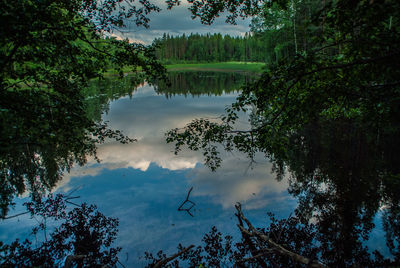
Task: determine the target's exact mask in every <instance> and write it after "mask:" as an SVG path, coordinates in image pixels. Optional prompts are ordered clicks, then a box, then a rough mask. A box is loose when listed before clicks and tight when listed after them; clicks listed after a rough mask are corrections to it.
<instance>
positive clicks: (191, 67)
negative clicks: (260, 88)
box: [165, 61, 265, 73]
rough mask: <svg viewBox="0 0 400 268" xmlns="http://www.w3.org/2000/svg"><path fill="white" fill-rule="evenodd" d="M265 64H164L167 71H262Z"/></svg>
mask: <svg viewBox="0 0 400 268" xmlns="http://www.w3.org/2000/svg"><path fill="white" fill-rule="evenodd" d="M264 66H265V64H264V63H261V62H236V61H235V62H216V63H187V64H171V65H166V66H165V67H166V68H167V70H168V71H183V70H187V71H241V72H256V73H259V72H261V71H262V68H263V67H264Z"/></svg>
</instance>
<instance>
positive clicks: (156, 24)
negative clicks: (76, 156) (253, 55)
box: [114, 1, 250, 44]
mask: <svg viewBox="0 0 400 268" xmlns="http://www.w3.org/2000/svg"><path fill="white" fill-rule="evenodd" d="M156 2H160V1H156ZM160 7H162V11H161V12H159V13H154V14H151V15H150V16H149V17H150V20H151V21H150V28H149V29H145V28H144V27H137V26H136V25H135V24H134V23H133V22H129V21H127V22H126V24H127V27H126V28H125V29H123V30H122V31H120V32H118V31H116V32H114V34H115V35H117V36H120V37H122V38H129V39H131V40H133V41H142V42H144V43H146V44H150V43H151V42H152V41H153V40H154V39H155V38H158V37H161V36H162V35H163V34H164V33H168V34H170V35H182V34H184V33H185V34H190V33H200V34H206V33H221V34H223V35H225V34H229V35H231V36H240V35H244V33H245V32H247V31H248V30H249V24H250V19H247V20H238V21H237V25H230V24H227V23H225V17H224V16H221V17H220V18H218V19H217V20H216V21H215V22H214V23H213V24H212V25H202V24H201V23H200V20H199V19H194V20H193V19H192V18H191V13H190V11H189V10H188V9H187V8H188V5H187V4H185V3H183V4H182V5H181V6H178V7H175V8H173V9H172V10H167V9H166V8H165V5H163V4H160Z"/></svg>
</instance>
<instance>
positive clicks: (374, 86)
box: [0, 0, 400, 267]
mask: <svg viewBox="0 0 400 268" xmlns="http://www.w3.org/2000/svg"><path fill="white" fill-rule="evenodd" d="M133 2H135V1H133V0H126V1H122V0H109V1H95V0H82V1H79V0H74V1H69V0H20V1H15V2H14V1H6V0H0V19H1V21H2V23H1V24H0V60H1V67H0V85H1V89H0V123H1V128H0V187H1V188H0V214H1V218H2V221H7V220H9V219H12V218H13V217H17V216H18V215H9V212H10V211H11V210H12V208H13V205H15V200H16V199H18V198H19V197H21V196H27V198H28V199H29V201H28V202H25V204H24V206H25V207H26V212H24V213H26V214H29V215H30V216H31V217H32V218H35V217H36V218H35V219H41V221H38V226H37V227H34V228H33V229H32V233H33V234H35V235H36V234H37V233H43V234H44V239H42V240H41V241H39V242H38V241H37V240H36V241H34V240H33V238H32V239H31V240H28V239H27V240H25V241H20V240H16V241H14V242H12V243H8V244H7V243H5V242H4V243H3V242H1V243H0V265H1V266H5V267H7V266H8V267H18V266H19V267H56V266H60V265H61V266H64V267H72V265H73V264H76V265H77V266H78V267H84V266H86V267H104V266H115V265H117V263H118V264H121V265H123V264H122V262H121V259H120V257H119V255H118V253H119V252H120V251H121V248H119V247H117V246H115V245H114V242H115V241H116V237H117V232H118V219H115V218H112V217H107V216H105V215H104V214H102V213H101V212H99V211H98V209H97V207H96V206H94V205H90V204H86V203H83V204H81V205H76V206H74V207H73V208H72V209H71V208H70V207H68V206H69V205H71V202H73V201H71V200H72V199H73V198H75V197H74V196H69V195H62V194H61V195H59V194H54V195H53V194H49V193H51V191H52V189H54V187H55V186H56V185H57V183H58V182H59V181H60V180H61V179H62V177H63V176H64V175H65V174H67V173H68V172H69V171H70V170H71V169H72V168H73V166H84V165H85V164H86V163H87V161H88V157H93V158H94V159H96V160H97V161H100V160H99V159H98V157H97V147H98V146H99V145H101V144H103V143H105V142H106V141H109V140H113V141H115V142H120V143H123V144H129V143H133V142H137V140H135V139H134V137H132V138H131V137H127V136H126V135H124V134H123V133H122V132H121V131H120V130H114V129H111V128H110V127H109V126H108V125H107V122H103V121H102V120H101V113H102V111H103V109H101V108H99V107H95V105H100V106H106V105H105V104H107V103H108V102H109V101H110V100H113V99H116V98H118V97H119V96H121V95H124V96H125V95H126V93H127V91H129V90H130V88H133V87H134V86H135V85H136V84H139V83H141V82H142V81H143V80H146V81H150V82H152V81H156V80H157V79H161V80H162V79H166V73H165V68H164V67H163V66H162V64H161V63H160V61H161V62H163V63H176V62H179V63H180V62H216V61H231V60H234V61H260V62H265V63H266V64H267V67H266V68H265V69H264V71H263V73H262V74H260V75H259V76H258V77H257V78H256V79H255V80H254V81H251V82H249V81H244V79H237V80H236V77H235V76H231V75H226V76H225V77H224V78H223V79H221V80H219V81H215V85H216V90H217V91H218V89H219V88H218V85H219V84H220V83H222V82H223V81H225V80H229V81H230V83H233V82H235V83H236V81H237V82H238V83H239V82H240V83H243V82H246V83H245V84H244V85H243V86H242V87H241V90H240V94H239V95H238V97H237V99H236V101H235V102H234V103H233V104H232V105H231V106H229V107H227V108H226V110H225V113H224V114H223V115H222V116H220V117H219V119H220V120H219V121H215V120H209V119H207V118H198V119H195V120H193V121H191V122H190V123H188V124H186V125H185V126H184V127H182V128H173V129H171V130H170V131H168V132H167V133H166V136H165V139H166V142H168V143H172V144H173V146H174V149H175V150H174V153H175V154H181V153H182V149H183V148H188V149H190V150H193V151H199V152H201V154H202V157H203V163H204V165H205V166H207V167H209V168H210V169H211V170H212V171H215V170H217V169H218V168H220V167H221V166H222V165H223V164H224V163H223V159H222V158H221V151H227V152H234V151H238V152H242V153H244V154H246V155H247V157H248V159H249V160H250V162H251V163H253V162H255V161H254V159H255V155H256V154H260V153H261V154H262V155H263V156H264V157H265V158H266V159H269V160H270V161H271V163H272V165H273V169H272V170H273V172H274V175H275V176H276V180H277V181H282V180H283V179H284V178H286V179H287V180H288V189H287V191H288V193H289V194H290V195H291V197H293V199H295V200H296V201H297V207H296V208H295V210H294V211H293V214H291V215H289V217H287V218H285V219H277V218H276V217H275V216H274V215H273V214H271V213H269V214H268V218H269V224H268V225H267V226H262V227H255V226H253V224H252V222H251V220H250V219H248V218H247V217H248V216H247V211H244V210H243V209H242V206H241V204H237V205H236V206H235V209H236V214H235V216H236V220H237V227H238V228H239V230H238V232H239V233H240V238H239V240H237V241H234V240H233V239H232V237H230V236H229V235H226V236H225V235H224V234H222V233H220V232H219V231H218V230H217V229H216V228H214V227H213V228H212V229H211V231H210V233H208V234H205V235H204V237H203V240H202V242H203V244H202V246H200V245H199V246H197V247H195V246H194V245H188V246H186V247H185V246H183V245H181V244H179V241H176V244H177V245H178V248H177V253H176V254H173V255H167V254H166V253H164V252H163V251H162V250H161V249H160V251H159V252H158V253H151V252H150V253H146V255H145V258H146V259H147V260H148V266H149V267H168V266H170V267H172V266H175V267H178V266H191V267H220V266H223V265H228V266H233V265H235V266H238V267H388V266H394V267H396V266H398V265H399V263H400V231H399V230H400V195H399V192H400V162H399V161H400V160H399V159H400V158H399V157H398V152H399V149H400V142H399V136H400V135H399V134H400V122H399V118H400V109H399V107H400V81H399V77H400V3H399V1H397V0H370V1H357V0H327V1H310V0H276V1H275V0H273V1H244V0H239V1H221V0H215V1H203V0H201V1H200V0H189V1H188V3H189V9H190V11H191V12H192V16H193V18H196V19H199V20H200V21H201V22H202V23H204V24H212V23H213V22H214V21H215V19H216V18H217V17H219V16H220V15H221V14H226V13H227V14H228V17H227V19H226V20H227V22H228V23H235V21H236V20H237V19H239V18H241V17H242V18H246V17H252V23H251V29H250V33H249V34H247V35H245V36H244V37H230V36H224V35H222V34H214V35H205V36H201V35H198V34H191V35H183V36H176V37H172V36H169V35H168V34H167V35H164V37H163V38H161V39H157V40H156V41H155V42H154V46H144V45H141V44H136V43H129V41H128V40H117V39H112V38H106V36H107V33H108V34H110V33H111V32H112V30H113V29H115V28H118V27H123V26H124V25H125V24H124V22H125V20H128V19H131V20H133V21H134V22H135V24H136V25H137V26H145V27H147V26H148V24H149V19H148V16H149V14H150V13H154V12H159V11H160V8H159V7H158V6H156V5H154V4H152V2H151V1H147V0H143V1H142V0H141V1H136V2H135V4H138V6H135V5H132V3H133ZM166 2H167V4H168V8H172V9H173V8H174V6H175V5H179V3H180V1H177V0H168V1H166ZM159 60H160V61H159ZM124 67H127V68H130V69H131V70H132V72H133V73H134V74H137V73H139V72H140V75H139V76H138V78H136V79H132V80H125V82H121V85H120V86H119V85H113V87H114V86H116V87H118V88H116V89H114V92H111V93H110V95H107V94H106V93H104V92H102V91H101V90H99V89H98V88H95V85H94V84H91V83H93V81H96V80H94V79H98V80H99V81H100V80H102V79H103V78H104V73H105V72H106V71H107V70H108V69H110V68H112V69H115V71H116V72H117V73H119V75H120V77H121V78H122V77H123V75H124V74H123V72H122V70H123V68H124ZM194 76H195V75H194ZM196 79H198V77H195V78H193V81H191V82H187V81H185V80H183V78H182V77H181V76H180V75H179V74H177V75H175V76H172V80H173V81H172V82H173V84H174V86H175V88H173V91H172V92H167V90H166V89H165V85H168V83H169V82H168V81H165V83H163V82H162V83H160V84H159V86H158V88H157V93H158V94H163V95H165V96H167V97H168V98H171V97H172V96H173V95H174V94H178V93H179V94H187V93H188V92H192V91H193V93H194V94H197V93H196V92H195V91H194V90H193V89H191V88H190V87H191V85H192V84H193V83H196V84H200V82H196V81H197V80H196ZM106 83H107V81H106ZM126 83H127V84H126ZM183 86H185V87H186V88H185V89H183V88H181V87H183ZM230 88H231V90H232V91H236V85H233V84H231V87H230ZM219 91H220V92H221V91H222V90H219ZM97 93H101V94H103V97H102V98H98V99H94V100H93V101H90V97H91V96H92V94H97ZM128 95H130V93H129V92H128ZM88 100H89V101H88ZM106 108H107V107H106ZM243 112H245V113H246V114H248V115H249V122H248V123H249V125H248V126H249V127H248V128H246V129H242V128H238V127H237V125H238V124H237V123H238V121H239V113H243ZM189 194H190V192H189V193H188V196H187V200H188V198H189ZM378 216H379V217H380V220H381V222H382V229H381V232H382V233H384V235H383V236H382V240H385V242H384V243H385V245H386V247H387V251H388V253H387V254H383V253H382V252H380V251H379V250H374V251H371V250H370V249H369V248H368V247H367V246H366V242H367V241H368V240H369V238H370V236H371V233H372V232H373V229H374V227H375V221H374V220H375V218H376V217H378ZM135 220H139V221H140V220H141V219H136V218H135ZM49 221H55V222H60V224H59V225H58V226H57V227H55V228H53V230H52V232H50V231H49V230H48V229H47V225H46V223H48V222H49ZM199 243H201V242H199ZM168 256H169V257H168Z"/></svg>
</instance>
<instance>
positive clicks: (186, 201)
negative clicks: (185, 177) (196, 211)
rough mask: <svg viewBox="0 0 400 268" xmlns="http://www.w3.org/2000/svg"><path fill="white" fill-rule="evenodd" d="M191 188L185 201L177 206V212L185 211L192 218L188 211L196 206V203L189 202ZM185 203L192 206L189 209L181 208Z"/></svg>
mask: <svg viewBox="0 0 400 268" xmlns="http://www.w3.org/2000/svg"><path fill="white" fill-rule="evenodd" d="M192 190H193V187H192V188H190V190H189V192H188V193H187V196H186V200H185V201H183V203H182V204H181V205H180V206H179V208H178V211H186V212H187V213H188V214H189V215H190V216H192V217H194V216H193V214H192V213H191V212H190V210H191V209H192V208H193V207H194V206H195V205H196V203H194V202H192V201H190V200H189V196H190V193H191V192H192ZM186 203H190V204H192V205H191V206H190V207H189V208H182V207H183V206H184V205H185V204H186Z"/></svg>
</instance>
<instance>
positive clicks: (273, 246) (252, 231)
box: [235, 203, 327, 268]
mask: <svg viewBox="0 0 400 268" xmlns="http://www.w3.org/2000/svg"><path fill="white" fill-rule="evenodd" d="M235 208H236V210H237V213H236V216H237V218H238V220H239V224H238V227H239V229H240V231H241V233H242V235H243V237H244V238H245V239H246V237H247V238H250V237H253V238H258V239H259V240H261V241H263V242H267V243H268V245H269V246H270V248H267V249H264V251H265V253H261V254H260V253H259V252H258V254H253V252H252V255H253V256H252V257H250V258H247V259H243V260H242V261H240V263H242V262H243V261H248V260H251V259H255V260H257V261H258V262H259V264H260V259H259V258H260V257H261V256H262V255H265V254H268V253H270V252H271V251H273V252H274V253H276V254H280V255H282V256H287V257H289V258H291V259H292V260H294V261H296V262H299V263H302V264H305V265H307V267H314V268H327V266H326V265H324V264H322V263H319V262H317V261H315V260H311V259H309V258H307V257H304V256H301V255H299V254H297V253H295V252H292V251H290V250H288V249H286V248H284V247H282V246H281V245H279V244H278V243H276V242H274V241H273V240H272V239H270V238H269V237H268V236H267V235H265V234H263V233H261V232H260V231H258V230H257V229H256V228H254V227H253V225H252V224H251V223H250V221H249V220H248V219H247V218H246V217H245V216H244V215H243V212H242V207H241V204H240V203H238V204H237V205H235ZM243 222H245V223H246V225H247V229H246V228H245V227H244V224H243ZM251 243H252V242H251ZM262 266H263V265H262Z"/></svg>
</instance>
